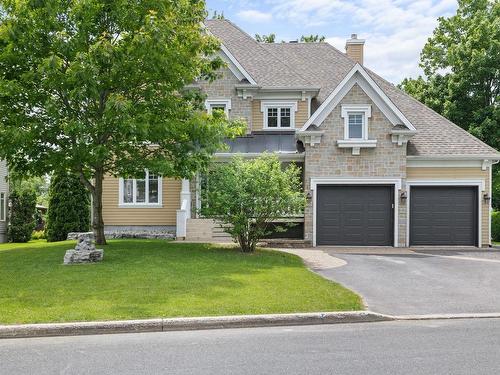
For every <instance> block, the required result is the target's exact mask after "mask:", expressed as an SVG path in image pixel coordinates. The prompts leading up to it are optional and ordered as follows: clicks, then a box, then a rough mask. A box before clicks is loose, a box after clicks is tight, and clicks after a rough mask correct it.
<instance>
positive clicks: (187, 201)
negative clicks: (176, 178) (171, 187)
mask: <svg viewBox="0 0 500 375" xmlns="http://www.w3.org/2000/svg"><path fill="white" fill-rule="evenodd" d="M180 201H181V204H180V206H181V208H180V209H179V210H177V222H176V227H177V229H176V236H177V239H180V238H186V230H187V220H188V219H190V218H191V192H190V190H189V180H186V179H183V180H182V188H181V196H180Z"/></svg>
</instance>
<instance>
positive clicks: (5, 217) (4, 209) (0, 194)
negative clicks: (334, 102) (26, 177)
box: [0, 191, 7, 222]
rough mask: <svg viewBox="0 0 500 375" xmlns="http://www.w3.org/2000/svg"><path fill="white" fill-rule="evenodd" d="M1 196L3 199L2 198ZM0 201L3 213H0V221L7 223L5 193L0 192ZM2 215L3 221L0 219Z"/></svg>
mask: <svg viewBox="0 0 500 375" xmlns="http://www.w3.org/2000/svg"><path fill="white" fill-rule="evenodd" d="M2 195H3V199H2V197H1V196H2ZM0 199H1V200H3V212H1V213H0V221H1V222H4V221H7V192H5V191H2V192H0ZM2 215H3V219H2Z"/></svg>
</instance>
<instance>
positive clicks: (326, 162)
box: [304, 85, 406, 246]
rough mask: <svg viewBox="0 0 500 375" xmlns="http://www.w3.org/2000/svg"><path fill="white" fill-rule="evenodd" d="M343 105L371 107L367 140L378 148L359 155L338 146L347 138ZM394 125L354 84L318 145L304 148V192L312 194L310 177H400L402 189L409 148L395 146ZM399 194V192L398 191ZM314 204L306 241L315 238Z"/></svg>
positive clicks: (402, 226) (402, 209)
mask: <svg viewBox="0 0 500 375" xmlns="http://www.w3.org/2000/svg"><path fill="white" fill-rule="evenodd" d="M342 104H344V105H348V104H370V105H371V112H372V113H371V117H370V118H369V119H368V138H369V139H376V140H377V146H376V147H375V148H364V149H363V148H362V149H361V154H360V155H352V149H350V148H339V147H337V140H339V139H344V119H343V118H342V117H341V106H342ZM391 128H392V124H391V123H390V122H389V120H388V119H387V118H386V117H385V115H384V114H383V113H382V112H381V111H380V110H379V109H378V108H377V107H376V106H375V104H374V103H373V101H372V100H371V99H370V98H369V97H368V95H366V94H365V92H364V91H363V90H362V89H361V88H360V87H359V86H358V85H355V86H353V88H352V89H351V90H350V91H349V92H348V93H347V95H346V96H345V97H344V98H343V99H342V100H341V102H340V103H339V104H338V105H337V107H336V108H335V109H334V110H333V111H332V112H331V113H330V114H329V115H328V117H327V118H326V119H325V121H324V123H323V124H322V125H321V127H320V130H323V131H324V135H323V137H322V139H321V143H320V144H319V145H315V146H310V145H306V146H305V149H306V150H305V153H306V155H305V181H304V184H305V189H306V191H309V189H310V187H311V178H313V177H325V178H326V177H330V178H332V177H333V178H335V177H338V178H350V177H352V178H398V179H401V180H402V186H403V187H404V185H405V180H406V145H404V146H398V145H397V144H395V143H392V140H391V135H390V134H389V133H390V130H391ZM397 193H398V192H397ZM312 206H313V202H312V200H309V201H308V204H307V207H306V210H305V223H304V231H305V233H304V239H305V240H307V241H312V238H313V208H312ZM398 229H399V230H398V231H399V236H398V237H399V243H398V246H406V202H405V201H401V200H400V201H399V212H398Z"/></svg>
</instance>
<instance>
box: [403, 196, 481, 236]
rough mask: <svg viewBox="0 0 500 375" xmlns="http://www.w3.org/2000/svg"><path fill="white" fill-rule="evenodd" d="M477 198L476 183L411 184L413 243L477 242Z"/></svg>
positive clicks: (411, 229) (411, 233)
mask: <svg viewBox="0 0 500 375" xmlns="http://www.w3.org/2000/svg"><path fill="white" fill-rule="evenodd" d="M477 200H478V197H477V187H471V186H414V187H412V188H411V191H410V245H468V246H476V245H477V238H478V235H477V233H478V228H477V227H478V223H477V216H478V215H477V209H478V208H477V205H478V202H477Z"/></svg>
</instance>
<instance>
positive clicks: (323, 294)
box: [0, 240, 363, 324]
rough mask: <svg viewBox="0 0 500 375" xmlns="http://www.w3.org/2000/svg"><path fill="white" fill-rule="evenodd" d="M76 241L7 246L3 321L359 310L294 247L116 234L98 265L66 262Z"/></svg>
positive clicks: (1, 266) (2, 261)
mask: <svg viewBox="0 0 500 375" xmlns="http://www.w3.org/2000/svg"><path fill="white" fill-rule="evenodd" d="M73 246H74V241H67V242H62V243H61V242H59V243H55V244H53V243H52V244H50V243H46V242H45V241H35V242H30V243H28V244H2V245H0V323H4V324H14V323H39V322H67V321H84V320H113V319H136V318H137V319H141V318H152V317H179V316H209V315H233V314H234V315H237V314H264V313H289V312H307V311H335V310H337V311H342V310H361V309H363V305H362V302H361V299H360V298H359V297H358V296H357V295H356V294H354V293H353V292H351V291H349V290H348V289H345V288H344V287H342V286H340V285H338V284H335V283H332V282H329V281H327V280H325V279H323V278H321V277H320V276H318V275H316V274H314V273H312V272H310V271H309V270H307V269H306V268H305V267H304V266H303V264H302V261H301V260H300V259H299V258H298V257H295V256H293V255H290V254H284V253H279V252H272V251H266V250H262V251H258V252H256V253H255V254H252V255H247V254H242V253H240V252H238V251H236V250H235V249H232V248H221V247H215V246H211V245H206V244H180V243H174V242H165V241H158V240H114V241H109V245H107V246H105V250H104V261H103V262H102V263H98V264H90V265H88V264H85V265H72V266H64V265H62V260H63V256H64V252H65V250H67V249H69V248H72V247H73Z"/></svg>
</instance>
